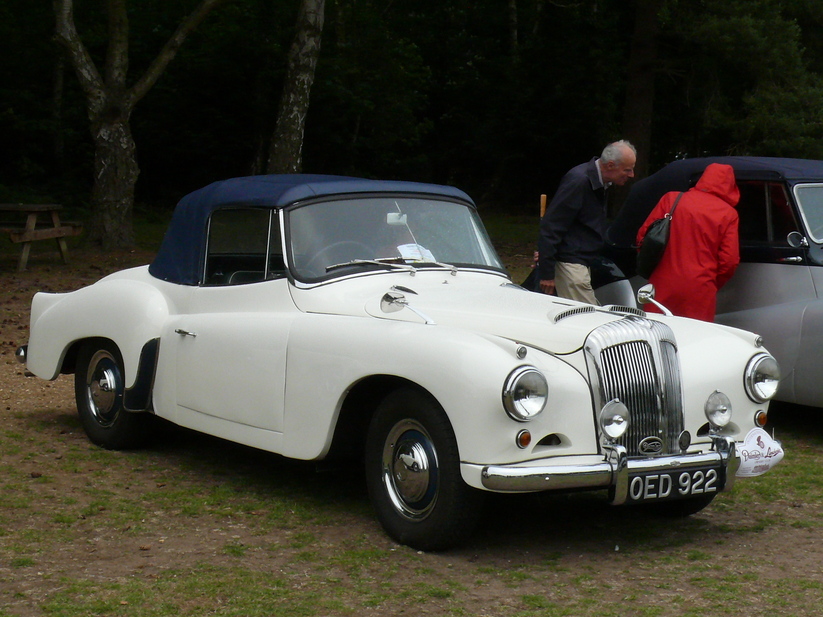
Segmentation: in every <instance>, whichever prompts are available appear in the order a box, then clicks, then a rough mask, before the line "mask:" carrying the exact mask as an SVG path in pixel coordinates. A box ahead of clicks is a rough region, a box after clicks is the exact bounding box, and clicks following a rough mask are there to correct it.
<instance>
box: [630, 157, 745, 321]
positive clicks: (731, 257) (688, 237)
mask: <svg viewBox="0 0 823 617" xmlns="http://www.w3.org/2000/svg"><path fill="white" fill-rule="evenodd" d="M678 194H679V193H677V192H671V193H666V194H665V195H663V197H662V198H661V199H660V201H659V202H658V204H657V206H655V208H654V210H652V212H651V214H649V217H648V218H647V219H646V222H644V223H643V225H642V226H641V227H640V229H639V230H638V232H637V245H638V246H640V244H642V242H643V238H644V237H645V235H646V230H647V229H648V227H649V225H651V224H652V222H653V221H655V220H656V219H659V218H661V217H662V216H664V215H665V214H666V213H667V212H669V211H670V210H671V208H672V205H673V204H674V200H675V199H677V196H678ZM739 199H740V191H739V190H738V189H737V184H736V183H735V180H734V170H733V169H732V167H731V166H730V165H721V164H719V163H712V164H711V165H709V166H708V167H706V170H705V171H704V172H703V175H702V177H701V178H700V180H699V181H698V182H697V185H696V186H695V187H694V188H692V189H689V190H688V191H687V192H686V193H685V194H684V195H683V197H681V199H680V201H679V202H678V204H677V209H676V210H675V211H674V215H673V217H672V223H671V231H670V235H669V242H668V245H667V246H666V252H665V253H664V254H663V259H661V260H660V264H659V265H658V266H657V268H656V269H655V271H654V272H653V273H652V276H651V278H650V279H649V280H650V282H651V283H653V284H654V286H655V299H656V300H657V301H658V302H660V303H661V304H663V306H665V307H667V308H668V309H669V310H670V311H671V312H672V313H674V314H675V315H681V316H683V317H692V318H694V319H702V320H703V321H714V313H715V307H716V303H717V290H718V289H720V288H721V287H722V286H723V285H724V284H725V283H726V281H728V280H729V279H730V278H731V276H732V274H734V271H735V269H736V268H737V264H738V263H740V246H739V242H738V237H737V226H738V215H737V210H735V206H737V202H738V201H739ZM645 308H646V309H647V310H651V311H656V310H657V309H656V307H654V306H653V305H651V304H648V305H646V307H645Z"/></svg>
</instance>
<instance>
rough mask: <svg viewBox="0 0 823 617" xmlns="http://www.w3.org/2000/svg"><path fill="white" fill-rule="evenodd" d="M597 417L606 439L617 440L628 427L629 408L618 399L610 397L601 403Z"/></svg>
mask: <svg viewBox="0 0 823 617" xmlns="http://www.w3.org/2000/svg"><path fill="white" fill-rule="evenodd" d="M597 419H598V421H599V423H600V430H601V431H602V433H603V435H604V436H605V437H606V439H607V440H608V441H610V442H612V441H617V440H618V439H620V438H621V437H622V436H623V435H625V434H626V431H627V430H628V428H629V409H628V407H626V405H624V404H623V403H622V402H621V401H620V400H619V399H612V400H611V401H609V402H608V403H606V404H605V405H603V408H602V409H601V410H600V413H599V414H598V418H597Z"/></svg>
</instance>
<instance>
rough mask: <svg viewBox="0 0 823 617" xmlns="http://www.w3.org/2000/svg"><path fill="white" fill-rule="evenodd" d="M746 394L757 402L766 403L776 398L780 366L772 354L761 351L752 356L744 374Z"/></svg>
mask: <svg viewBox="0 0 823 617" xmlns="http://www.w3.org/2000/svg"><path fill="white" fill-rule="evenodd" d="M743 383H744V384H745V389H746V395H747V396H748V397H749V398H750V399H751V400H752V401H754V402H755V403H765V402H767V401H770V400H771V399H773V398H774V396H775V395H776V394H777V388H778V386H779V385H780V366H779V365H778V364H777V360H776V359H775V358H774V356H772V355H771V354H767V353H760V354H757V355H756V356H754V357H752V359H751V360H749V363H748V364H747V365H746V372H745V373H744V374H743Z"/></svg>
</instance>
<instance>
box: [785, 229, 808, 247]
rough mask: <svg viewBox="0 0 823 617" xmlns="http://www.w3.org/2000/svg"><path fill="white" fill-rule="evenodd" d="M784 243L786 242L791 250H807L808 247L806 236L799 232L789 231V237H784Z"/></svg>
mask: <svg viewBox="0 0 823 617" xmlns="http://www.w3.org/2000/svg"><path fill="white" fill-rule="evenodd" d="M786 242H788V243H789V246H790V247H792V248H793V249H800V248H808V246H809V241H808V240H806V236H804V235H803V234H802V233H800V232H799V231H790V232H789V235H788V236H786Z"/></svg>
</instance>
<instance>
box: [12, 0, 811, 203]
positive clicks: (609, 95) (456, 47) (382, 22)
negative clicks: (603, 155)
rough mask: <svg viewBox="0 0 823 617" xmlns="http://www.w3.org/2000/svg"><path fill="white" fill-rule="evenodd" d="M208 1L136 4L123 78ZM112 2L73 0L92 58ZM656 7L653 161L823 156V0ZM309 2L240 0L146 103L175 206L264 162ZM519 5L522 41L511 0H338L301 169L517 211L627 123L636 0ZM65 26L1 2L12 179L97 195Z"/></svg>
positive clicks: (25, 190) (138, 122) (142, 159)
mask: <svg viewBox="0 0 823 617" xmlns="http://www.w3.org/2000/svg"><path fill="white" fill-rule="evenodd" d="M199 1H200V0H143V1H141V2H137V1H136V0H131V2H128V8H129V25H130V32H131V36H130V41H129V45H130V49H129V51H130V54H129V58H130V69H129V83H134V81H135V80H136V79H138V78H139V76H140V75H141V74H142V73H143V72H144V71H145V69H146V68H147V67H148V66H149V63H150V62H151V61H152V60H153V58H154V57H155V56H156V54H157V53H158V51H159V50H160V49H161V48H162V46H163V44H164V43H165V42H166V41H167V40H168V38H169V36H170V35H171V34H172V33H173V32H174V30H175V28H176V27H177V26H178V24H179V23H180V20H181V19H182V18H183V16H185V15H186V14H188V13H189V12H190V11H191V10H192V9H193V8H194V7H195V6H196V5H197V4H198V3H199ZM101 6H102V5H100V4H99V3H94V2H85V1H80V0H76V1H75V14H76V19H77V25H78V30H79V32H80V33H81V36H82V37H83V40H84V42H85V44H86V45H87V46H88V48H89V50H90V53H91V54H92V57H93V58H94V59H95V60H96V61H97V62H98V66H100V65H101V64H100V63H101V62H102V59H103V58H104V55H105V52H106V43H107V40H106V37H107V32H106V20H105V11H104V10H102V8H101ZM657 6H658V9H659V13H658V15H659V26H660V31H659V32H660V33H659V38H658V47H657V54H656V62H655V63H654V65H653V66H651V67H650V68H649V69H648V70H653V71H654V73H655V76H656V92H655V101H654V114H653V117H652V118H650V122H651V127H652V129H651V130H652V133H651V135H652V151H651V152H650V153H649V154H650V159H651V168H652V170H654V169H656V168H657V167H659V166H661V165H662V164H664V163H666V162H668V161H670V160H671V159H673V158H674V157H675V156H683V155H689V156H694V155H700V154H724V153H734V154H752V155H777V156H795V157H807V158H821V157H823V145H821V144H823V139H821V138H823V85H821V84H823V80H821V73H823V38H821V37H820V36H819V32H820V29H821V26H823V8H821V6H823V5H821V3H820V2H816V1H814V0H704V1H703V2H692V1H687V0H663V1H661V2H659V3H657ZM297 7H298V2H297V0H233V1H232V2H229V3H227V4H225V5H224V6H222V7H220V8H219V9H218V10H216V11H215V12H214V13H213V15H210V16H209V18H207V19H206V20H205V21H204V22H203V23H202V24H201V26H200V28H199V30H198V31H197V32H195V33H194V34H193V35H192V36H191V37H189V39H188V40H187V41H186V43H185V44H184V45H183V46H182V47H181V49H180V51H179V53H178V56H177V57H176V58H175V60H174V61H173V62H172V63H171V65H170V66H169V68H168V69H167V71H166V73H165V74H164V75H163V77H162V78H161V79H160V81H159V82H158V83H157V84H156V85H155V86H154V88H153V89H152V90H151V91H150V92H149V94H148V95H147V97H146V98H145V99H143V100H142V101H140V103H139V104H138V105H137V108H136V110H135V112H134V114H133V116H132V130H133V134H134V136H135V139H136V142H137V149H138V162H139V165H140V168H141V175H140V179H139V181H138V185H137V191H138V200H139V201H141V202H144V203H150V204H154V205H157V206H158V207H160V208H165V209H170V208H171V207H172V205H173V204H174V203H176V201H177V200H178V199H179V197H180V196H181V195H182V194H184V193H186V192H188V191H189V190H192V189H194V188H198V187H199V186H202V185H205V184H207V183H209V182H211V181H212V180H215V179H218V178H224V177H228V176H235V175H244V174H247V173H251V171H252V170H253V169H254V163H255V161H258V160H259V157H260V156H261V154H263V153H265V152H266V150H267V148H268V140H269V138H270V136H271V134H272V129H273V127H274V123H275V120H276V115H277V106H278V102H279V98H280V92H281V89H282V81H283V76H284V73H285V67H286V55H287V53H288V49H289V46H290V44H291V40H292V37H293V34H294V24H295V17H296V13H297ZM516 7H517V11H518V13H517V17H518V29H517V47H516V48H514V47H513V46H512V42H511V39H510V31H509V28H508V24H509V22H508V19H509V13H508V6H507V3H503V2H499V1H497V0H495V1H491V0H483V1H481V2H468V0H445V1H444V0H418V1H417V2H414V3H402V2H383V1H378V0H357V1H355V0H340V1H338V2H333V3H332V2H327V3H326V16H325V28H324V33H323V45H322V48H321V55H320V60H319V64H318V67H317V74H316V80H315V83H314V87H313V90H312V102H311V107H310V110H309V116H308V118H307V127H306V134H305V141H304V150H303V162H304V171H307V172H316V173H342V174H352V175H362V176H367V177H384V178H403V179H409V180H426V181H436V182H445V183H451V184H456V185H458V186H460V187H461V188H464V189H465V190H467V191H469V192H470V194H472V195H473V196H474V197H475V198H476V199H477V200H478V201H480V202H482V203H484V204H489V205H493V206H494V207H495V208H497V209H498V210H501V209H503V208H504V207H508V209H509V210H510V211H511V212H516V213H520V212H523V211H524V208H531V206H530V204H531V203H533V200H534V198H535V196H536V195H539V194H540V193H548V194H551V192H552V191H553V190H554V188H555V186H556V184H557V182H558V181H559V178H560V176H561V175H562V174H563V173H564V172H565V171H566V170H567V169H568V168H569V167H570V166H572V165H574V164H576V163H578V162H582V161H584V160H587V159H589V158H590V157H592V156H594V155H596V154H598V152H599V151H600V149H601V148H602V146H603V145H604V144H605V143H606V142H607V141H610V140H611V139H614V138H618V137H622V136H623V134H622V126H621V123H622V119H623V108H624V106H625V105H626V104H627V102H626V101H625V94H626V83H627V79H628V77H629V75H628V73H627V71H628V66H629V62H628V60H629V54H630V50H631V42H632V31H633V27H634V13H633V11H634V3H631V2H629V3H627V2H619V1H618V0H586V1H585V2H545V1H541V0H520V1H519V2H517V3H516ZM53 24H54V18H53V15H52V7H51V5H50V3H47V2H34V3H32V2H31V1H30V0H6V1H5V2H3V3H2V6H0V53H2V55H3V57H4V58H5V61H4V62H3V63H2V64H0V101H2V103H1V104H0V142H1V143H3V149H2V151H1V152H0V199H4V200H10V201H11V200H21V201H26V200H29V199H35V198H38V199H39V198H44V197H45V196H48V197H49V198H50V199H52V200H57V201H61V202H62V203H64V204H65V205H67V206H70V207H72V208H74V209H77V210H78V211H82V210H83V208H84V207H85V204H86V202H88V200H89V194H90V187H91V183H92V182H91V178H92V170H91V153H92V151H91V139H90V135H89V127H88V119H87V117H86V112H85V106H84V101H83V95H82V93H81V92H80V90H79V87H78V84H77V79H76V78H75V76H74V75H73V74H72V72H71V70H70V69H69V68H68V64H64V65H62V68H61V65H60V64H59V63H58V53H57V49H56V47H55V46H54V45H53V43H52V41H51V36H52V32H51V31H52V28H53ZM21 49H25V51H26V53H19V52H20V50H21ZM55 75H62V77H63V82H62V84H63V85H62V89H55V84H56V82H55ZM55 93H57V96H55ZM629 104H630V103H629ZM3 195H5V197H3Z"/></svg>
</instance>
